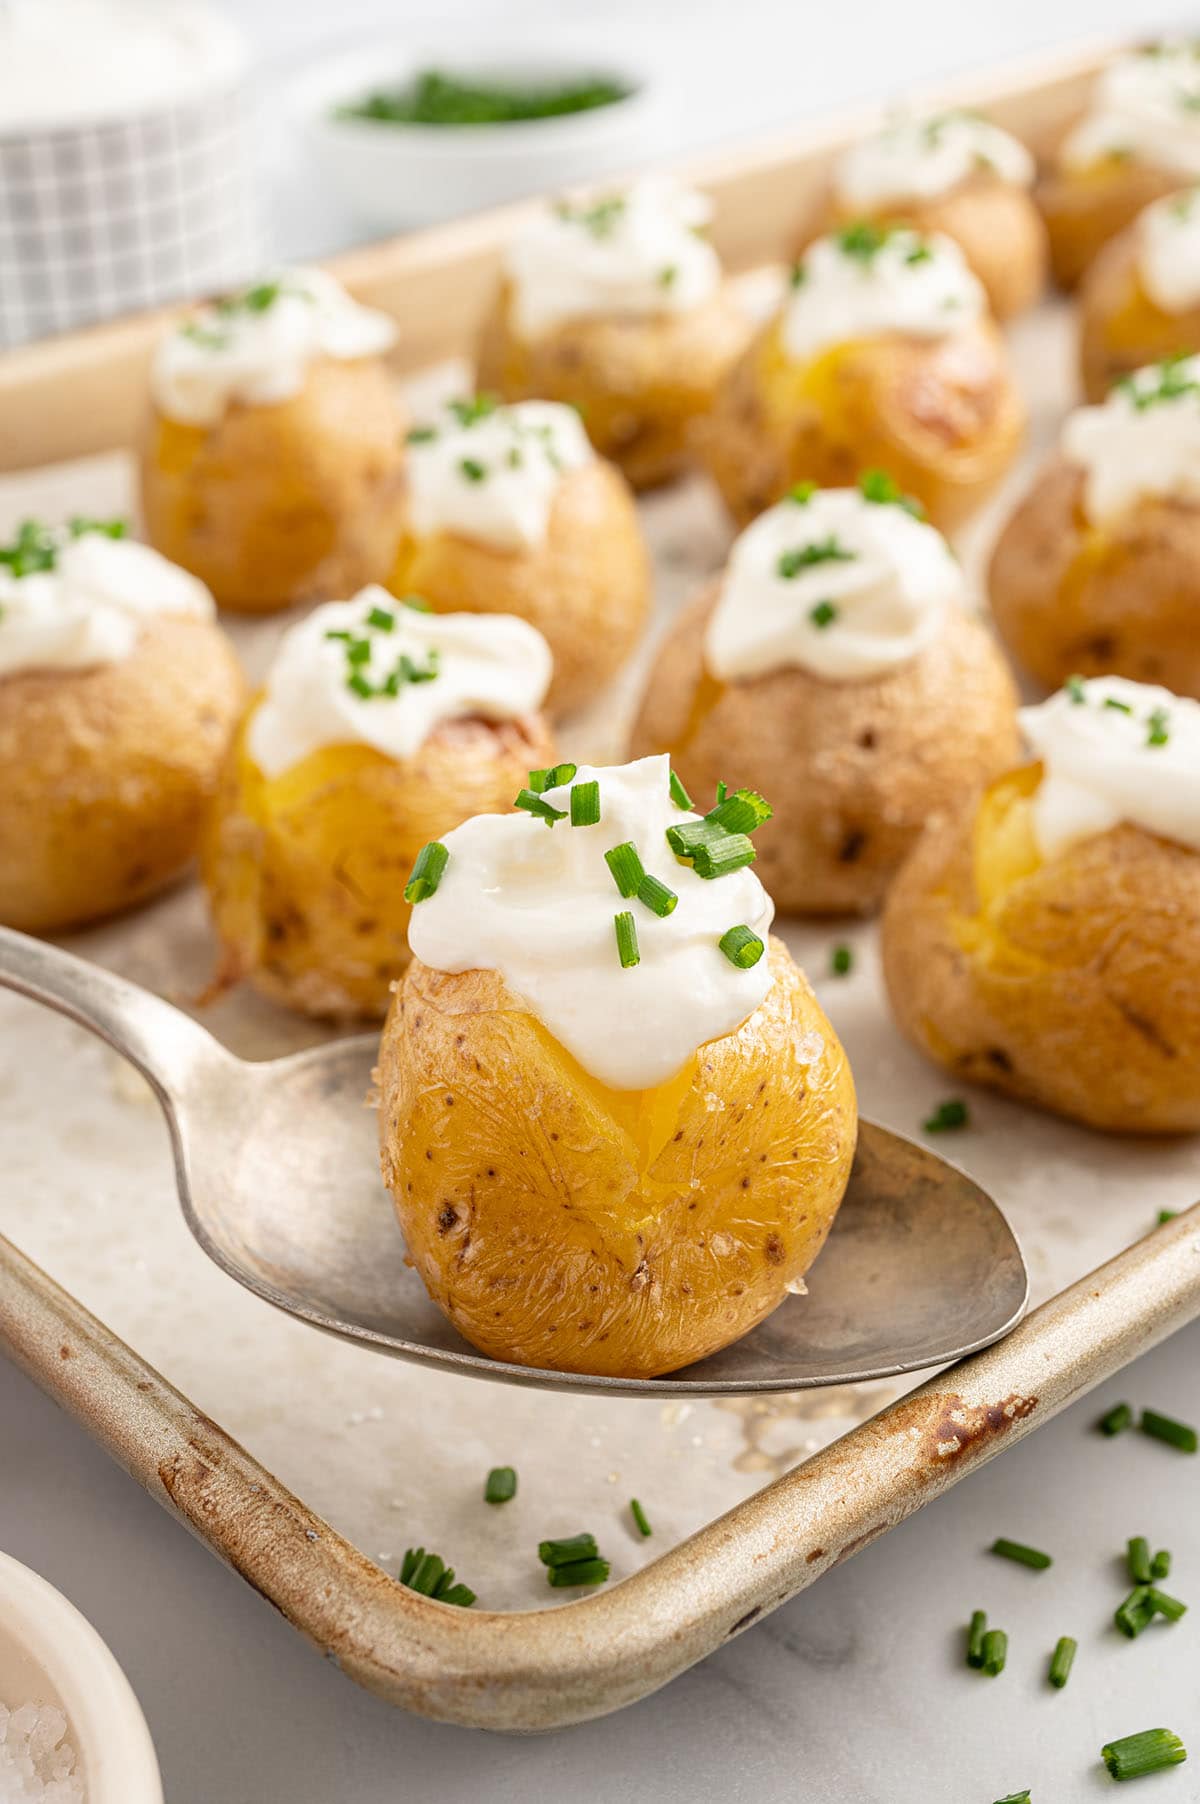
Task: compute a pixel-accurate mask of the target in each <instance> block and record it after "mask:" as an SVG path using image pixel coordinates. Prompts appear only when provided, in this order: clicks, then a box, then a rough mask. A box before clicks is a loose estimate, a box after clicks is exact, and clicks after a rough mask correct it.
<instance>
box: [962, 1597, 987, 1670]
mask: <svg viewBox="0 0 1200 1804" xmlns="http://www.w3.org/2000/svg"><path fill="white" fill-rule="evenodd" d="M986 1634H987V1611H986V1610H972V1612H971V1623H970V1627H969V1628H968V1630H967V1665H968V1666H973V1667H974V1668H975V1670H976V1671H978V1670H979V1668H980V1667H981V1666H982V1665H983V1638H984V1636H985V1635H986Z"/></svg>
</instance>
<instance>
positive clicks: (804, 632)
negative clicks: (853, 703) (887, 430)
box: [704, 489, 964, 682]
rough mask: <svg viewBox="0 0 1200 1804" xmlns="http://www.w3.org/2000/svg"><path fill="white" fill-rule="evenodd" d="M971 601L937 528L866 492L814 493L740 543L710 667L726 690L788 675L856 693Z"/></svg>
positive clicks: (766, 518)
mask: <svg viewBox="0 0 1200 1804" xmlns="http://www.w3.org/2000/svg"><path fill="white" fill-rule="evenodd" d="M798 492H799V493H803V491H802V490H801V491H798ZM963 597H964V583H963V576H962V571H961V569H960V567H959V565H958V563H957V562H956V560H955V558H954V555H953V553H952V552H951V550H950V548H949V546H948V545H947V544H946V541H945V539H943V537H942V535H941V534H940V533H939V532H937V531H935V530H934V528H933V527H932V526H928V525H926V524H925V522H924V521H922V520H917V519H914V518H913V516H912V514H910V513H909V512H908V510H907V509H906V508H904V507H902V506H900V505H899V504H898V503H896V502H878V501H868V500H867V499H866V497H865V496H864V495H863V494H861V493H860V491H859V490H858V489H817V490H816V491H815V492H814V493H813V494H811V495H810V496H809V497H808V499H807V500H803V501H797V500H786V501H781V502H779V504H778V505H777V506H776V507H772V508H768V510H767V512H766V513H765V514H760V515H759V517H758V519H757V520H755V522H754V523H753V525H752V526H749V527H747V529H746V531H745V532H744V533H742V534H741V536H740V538H738V539H737V540H736V542H735V544H734V547H733V550H732V552H731V553H730V557H729V565H728V568H727V570H726V572H725V576H724V578H723V580H722V584H721V596H720V600H719V601H718V602H717V605H716V607H715V609H714V610H713V612H712V614H711V615H710V616H709V620H708V626H707V629H706V631H705V637H704V658H705V662H706V664H707V665H708V668H709V670H710V671H711V672H712V674H713V675H714V676H715V677H718V678H720V679H721V680H722V681H726V682H730V681H737V680H738V679H740V678H748V677H757V676H763V675H764V674H765V673H766V672H767V671H771V670H779V669H783V668H786V667H788V666H799V667H800V668H801V669H802V670H811V671H812V672H813V673H814V674H815V675H817V676H820V677H827V678H829V679H831V680H832V681H835V682H858V681H862V680H864V679H866V678H870V677H876V676H881V675H883V673H884V672H885V671H888V670H892V669H894V668H895V667H896V666H897V665H899V664H905V663H908V662H909V660H910V659H912V658H915V657H917V656H918V655H919V653H920V652H922V651H923V650H924V648H925V647H926V646H927V645H928V644H929V643H930V642H931V641H932V640H933V639H935V638H936V637H937V635H938V633H939V632H940V631H941V628H942V625H943V622H944V620H945V617H946V610H947V609H948V608H951V607H956V606H958V605H959V604H960V603H961V602H962V600H963Z"/></svg>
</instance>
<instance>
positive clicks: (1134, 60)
mask: <svg viewBox="0 0 1200 1804" xmlns="http://www.w3.org/2000/svg"><path fill="white" fill-rule="evenodd" d="M1112 156H1123V157H1132V158H1133V159H1134V161H1135V162H1138V163H1150V164H1152V165H1153V166H1154V167H1155V168H1156V169H1165V170H1168V171H1174V172H1177V173H1178V174H1179V175H1181V176H1187V175H1191V176H1200V44H1197V43H1194V42H1192V41H1190V40H1188V41H1184V40H1178V39H1175V40H1168V41H1165V42H1163V43H1160V44H1153V45H1150V46H1149V47H1147V48H1146V49H1144V50H1135V51H1133V52H1131V53H1130V54H1129V55H1128V56H1120V57H1117V58H1116V59H1115V60H1114V61H1113V62H1111V63H1109V65H1108V67H1107V68H1106V69H1105V70H1104V71H1103V72H1102V74H1101V75H1100V77H1099V79H1098V81H1097V83H1096V88H1095V92H1094V93H1093V96H1092V103H1091V106H1090V108H1089V110H1088V112H1087V114H1086V116H1085V117H1084V118H1083V119H1082V120H1081V121H1080V123H1079V124H1078V125H1077V126H1076V127H1075V129H1074V131H1073V132H1071V134H1070V136H1069V137H1068V138H1067V139H1066V141H1065V143H1064V144H1063V148H1062V161H1063V164H1064V166H1065V167H1066V168H1068V169H1086V168H1087V167H1088V166H1089V165H1091V164H1093V163H1098V162H1102V161H1103V160H1104V158H1106V157H1112Z"/></svg>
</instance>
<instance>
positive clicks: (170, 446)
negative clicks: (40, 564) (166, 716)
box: [141, 357, 404, 613]
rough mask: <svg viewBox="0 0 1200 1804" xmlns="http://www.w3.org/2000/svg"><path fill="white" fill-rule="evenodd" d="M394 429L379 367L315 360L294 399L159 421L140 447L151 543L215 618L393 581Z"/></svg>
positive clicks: (398, 490) (399, 501) (400, 484)
mask: <svg viewBox="0 0 1200 1804" xmlns="http://www.w3.org/2000/svg"><path fill="white" fill-rule="evenodd" d="M403 469H404V453H403V442H402V429H401V421H400V417H399V414H398V411H397V407H396V403H395V400H394V398H393V395H392V390H391V384H390V382H389V379H388V376H387V374H386V372H385V370H384V368H383V366H382V364H380V363H379V362H377V361H376V360H375V359H373V358H362V359H359V360H357V361H352V362H351V361H346V360H343V359H336V358H332V357H322V358H318V359H317V360H316V361H314V362H313V363H312V364H311V365H310V367H309V370H308V375H307V378H306V381H305V384H304V387H303V389H302V390H301V391H300V393H299V394H298V395H295V396H294V397H293V398H292V399H290V400H286V401H280V402H278V403H276V404H275V405H274V406H269V407H268V406H248V405H245V404H243V403H241V402H234V403H232V404H231V405H230V407H229V408H228V410H227V411H226V413H225V414H224V416H223V417H222V418H221V420H220V421H218V423H217V424H216V425H215V426H211V427H209V426H192V425H185V424H184V423H183V422H181V421H178V420H171V419H167V418H165V417H164V416H163V415H162V414H160V413H158V412H157V411H155V412H154V413H153V415H152V417H151V419H150V422H149V424H148V427H147V430H146V433H145V435H144V439H143V444H142V449H141V497H142V514H143V518H144V520H145V523H146V532H147V536H148V538H149V540H150V543H151V544H152V545H154V546H155V547H156V549H157V550H159V551H161V552H163V553H164V555H165V556H166V557H169V558H170V559H171V560H172V561H173V562H174V563H176V564H182V565H183V567H184V569H185V570H191V571H193V572H194V574H195V575H196V576H198V577H200V578H201V579H202V581H204V582H205V583H207V584H208V587H209V588H210V589H211V590H212V592H213V594H214V595H215V596H216V598H217V601H218V602H219V603H220V605H221V606H222V607H226V608H234V609H236V610H238V611H239V612H243V613H269V612H271V611H273V610H275V609H278V608H286V607H290V606H291V605H292V604H293V603H295V602H307V601H321V600H324V599H327V598H329V597H331V596H338V595H352V594H354V592H355V591H356V590H357V589H360V588H361V587H362V586H363V585H364V584H365V583H370V582H382V581H383V580H384V578H385V577H386V576H387V572H388V568H389V566H390V564H391V560H392V555H393V553H394V551H395V547H396V539H397V537H398V536H399V533H400V528H401V520H402V505H403V488H404V474H403Z"/></svg>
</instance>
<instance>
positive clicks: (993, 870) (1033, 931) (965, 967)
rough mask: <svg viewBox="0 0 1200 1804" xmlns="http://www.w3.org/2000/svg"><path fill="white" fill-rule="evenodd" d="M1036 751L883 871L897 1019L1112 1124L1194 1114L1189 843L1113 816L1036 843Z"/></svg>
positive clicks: (1005, 1082)
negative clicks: (1068, 841) (1043, 849)
mask: <svg viewBox="0 0 1200 1804" xmlns="http://www.w3.org/2000/svg"><path fill="white" fill-rule="evenodd" d="M1041 768H1042V767H1041V766H1040V765H1039V764H1034V765H1028V766H1025V767H1024V768H1023V769H1021V770H1018V771H1015V772H1011V773H1009V774H1008V775H1007V776H1005V777H1002V778H1000V779H999V780H998V781H997V782H996V783H995V784H993V785H992V786H991V788H990V789H989V790H988V791H986V792H985V794H984V796H983V798H982V800H980V799H979V798H971V799H970V800H969V801H968V802H967V803H966V804H964V806H963V807H962V808H961V809H959V810H958V811H957V813H955V814H954V815H953V816H952V817H950V818H948V819H944V820H942V821H939V822H935V823H934V824H933V825H931V827H930V828H929V831H928V832H927V833H926V835H925V837H924V838H923V839H922V841H921V843H920V845H919V846H918V848H917V850H916V852H915V853H914V854H913V857H912V859H911V860H910V861H909V863H908V864H907V865H906V866H905V868H904V870H903V871H902V872H901V873H900V876H899V877H898V879H897V880H896V883H895V884H894V886H893V888H892V891H891V894H890V896H889V897H888V904H887V908H886V910H885V913H884V917H883V935H882V947H883V968H884V976H885V979H886V982H887V989H888V995H889V997H890V999H891V1005H892V1010H893V1013H894V1015H895V1018H896V1021H897V1024H898V1025H899V1027H900V1028H901V1030H902V1032H903V1033H904V1034H905V1035H906V1036H907V1037H908V1038H909V1039H910V1040H911V1041H913V1043H914V1044H915V1045H916V1046H918V1047H919V1048H920V1049H921V1050H922V1051H923V1052H925V1053H926V1054H928V1056H929V1057H930V1058H931V1059H933V1060H934V1061H935V1062H936V1063H938V1064H939V1065H944V1066H945V1068H946V1069H947V1070H948V1071H950V1072H951V1073H952V1074H953V1075H954V1076H955V1077H956V1078H966V1079H970V1080H971V1081H973V1082H975V1083H980V1084H986V1085H988V1086H989V1087H990V1088H992V1089H995V1090H1002V1091H1004V1092H1005V1094H1007V1095H1009V1096H1016V1097H1022V1098H1024V1099H1025V1100H1027V1101H1029V1102H1034V1103H1037V1104H1039V1105H1040V1106H1041V1107H1042V1108H1045V1109H1050V1110H1052V1111H1054V1112H1055V1113H1057V1114H1060V1115H1065V1116H1068V1117H1069V1118H1070V1119H1072V1120H1074V1121H1080V1122H1083V1123H1084V1124H1085V1125H1087V1126H1089V1127H1095V1128H1102V1129H1106V1130H1109V1131H1112V1132H1116V1133H1131V1134H1157V1133H1168V1134H1170V1133H1190V1132H1193V1131H1194V1130H1196V1129H1197V1128H1200V853H1196V852H1193V851H1189V850H1188V849H1187V848H1186V847H1184V846H1181V845H1177V844H1175V843H1174V842H1172V841H1170V840H1166V839H1159V838H1157V837H1156V836H1155V835H1153V834H1150V833H1145V832H1143V831H1142V829H1141V828H1139V827H1133V826H1119V827H1116V828H1114V829H1113V830H1112V831H1111V832H1109V833H1102V834H1098V835H1096V836H1095V837H1093V838H1091V839H1088V840H1084V841H1082V842H1081V843H1080V844H1079V845H1077V846H1075V847H1073V848H1071V849H1070V850H1068V851H1066V852H1064V853H1061V854H1060V855H1059V856H1058V857H1056V858H1052V859H1049V860H1046V861H1042V860H1041V858H1040V857H1039V855H1038V852H1037V847H1036V845H1035V843H1034V839H1033V833H1032V828H1031V825H1030V821H1029V812H1030V799H1031V797H1032V795H1033V793H1034V792H1035V791H1036V789H1037V786H1038V784H1039V782H1040V781H1041Z"/></svg>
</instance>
